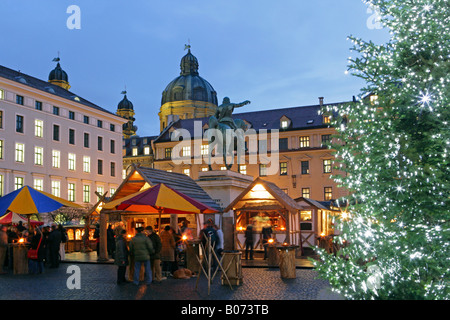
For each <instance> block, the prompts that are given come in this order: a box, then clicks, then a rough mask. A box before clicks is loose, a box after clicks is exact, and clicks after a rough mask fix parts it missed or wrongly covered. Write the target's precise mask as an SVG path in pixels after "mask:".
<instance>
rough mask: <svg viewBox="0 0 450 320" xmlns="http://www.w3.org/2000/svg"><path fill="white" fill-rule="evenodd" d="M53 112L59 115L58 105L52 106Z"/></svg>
mask: <svg viewBox="0 0 450 320" xmlns="http://www.w3.org/2000/svg"><path fill="white" fill-rule="evenodd" d="M53 114H54V115H55V116H59V107H56V106H53Z"/></svg>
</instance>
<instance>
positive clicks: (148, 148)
mask: <svg viewBox="0 0 450 320" xmlns="http://www.w3.org/2000/svg"><path fill="white" fill-rule="evenodd" d="M144 154H145V155H147V156H148V155H149V154H150V147H149V146H145V147H144Z"/></svg>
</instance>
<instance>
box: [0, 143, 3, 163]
mask: <svg viewBox="0 0 450 320" xmlns="http://www.w3.org/2000/svg"><path fill="white" fill-rule="evenodd" d="M0 159H3V140H0Z"/></svg>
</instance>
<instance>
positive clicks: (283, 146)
mask: <svg viewBox="0 0 450 320" xmlns="http://www.w3.org/2000/svg"><path fill="white" fill-rule="evenodd" d="M278 145H279V149H280V151H282V150H288V138H281V139H279V141H278Z"/></svg>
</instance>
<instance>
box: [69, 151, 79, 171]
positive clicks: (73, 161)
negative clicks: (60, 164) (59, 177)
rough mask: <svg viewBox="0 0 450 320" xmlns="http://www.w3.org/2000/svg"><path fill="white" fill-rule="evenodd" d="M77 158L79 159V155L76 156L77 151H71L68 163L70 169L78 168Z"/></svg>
mask: <svg viewBox="0 0 450 320" xmlns="http://www.w3.org/2000/svg"><path fill="white" fill-rule="evenodd" d="M76 159H77V156H76V154H75V153H69V155H68V161H69V163H68V169H69V170H71V171H75V168H76Z"/></svg>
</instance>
